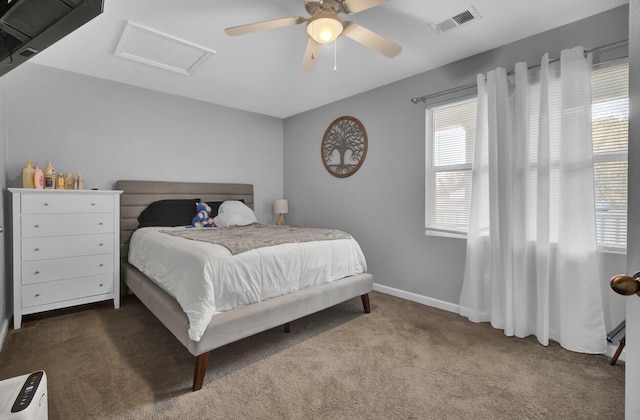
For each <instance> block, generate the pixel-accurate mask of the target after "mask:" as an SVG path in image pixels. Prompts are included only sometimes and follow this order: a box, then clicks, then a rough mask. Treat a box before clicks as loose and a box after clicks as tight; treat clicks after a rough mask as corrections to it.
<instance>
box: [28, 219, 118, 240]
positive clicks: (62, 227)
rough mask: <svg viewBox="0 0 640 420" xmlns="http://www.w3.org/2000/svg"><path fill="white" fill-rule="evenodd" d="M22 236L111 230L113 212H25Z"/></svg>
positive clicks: (31, 236) (107, 231)
mask: <svg viewBox="0 0 640 420" xmlns="http://www.w3.org/2000/svg"><path fill="white" fill-rule="evenodd" d="M21 225H22V226H21V228H22V237H23V238H35V237H39V236H59V235H81V234H89V233H109V232H113V213H82V214H25V215H23V216H22V221H21Z"/></svg>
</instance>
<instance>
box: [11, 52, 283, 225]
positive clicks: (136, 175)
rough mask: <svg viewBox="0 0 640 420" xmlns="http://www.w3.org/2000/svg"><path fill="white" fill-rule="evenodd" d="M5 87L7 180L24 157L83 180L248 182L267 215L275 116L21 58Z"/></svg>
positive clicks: (277, 133) (275, 186)
mask: <svg viewBox="0 0 640 420" xmlns="http://www.w3.org/2000/svg"><path fill="white" fill-rule="evenodd" d="M0 84H2V85H4V86H6V89H7V92H8V102H9V110H8V121H9V126H8V138H9V146H8V154H9V156H10V160H9V162H8V168H7V173H8V174H9V180H8V182H9V186H10V187H14V186H20V185H21V183H22V181H21V170H22V168H23V167H24V165H25V163H26V162H27V161H32V162H33V161H38V162H39V163H40V166H41V167H44V165H45V164H46V161H47V160H51V161H52V163H53V165H54V167H55V168H56V170H57V171H58V172H63V173H66V172H68V171H71V172H73V173H81V174H82V175H83V177H84V179H85V184H86V187H87V188H91V187H95V188H113V186H114V184H115V182H116V181H117V180H118V179H148V180H173V181H194V182H246V183H251V184H254V188H255V210H256V214H257V217H258V219H259V220H260V221H262V222H271V221H272V220H273V214H272V212H271V202H272V200H274V199H276V198H280V197H281V196H282V176H283V175H282V159H283V150H282V138H283V131H282V130H283V123H282V120H281V119H278V118H272V117H267V116H263V115H259V114H253V113H249V112H245V111H238V110H234V109H230V108H226V107H222V106H217V105H212V104H208V103H205V102H200V101H194V100H191V99H185V98H181V97H177V96H172V95H167V94H163V93H158V92H154V91H150V90H146V89H141V88H136V87H132V86H128V85H123V84H119V83H114V82H110V81H107V80H100V79H96V78H93V77H87V76H82V75H78V74H75V73H70V72H66V71H62V70H56V69H52V68H48V67H44V66H40V65H35V64H30V63H25V64H23V65H22V66H20V67H18V68H16V69H15V70H13V71H11V72H9V73H8V74H6V75H5V76H3V77H2V78H1V79H0Z"/></svg>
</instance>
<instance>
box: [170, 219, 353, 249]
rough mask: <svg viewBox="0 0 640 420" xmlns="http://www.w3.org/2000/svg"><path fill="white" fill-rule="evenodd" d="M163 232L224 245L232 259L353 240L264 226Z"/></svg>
mask: <svg viewBox="0 0 640 420" xmlns="http://www.w3.org/2000/svg"><path fill="white" fill-rule="evenodd" d="M161 232H163V233H168V234H169V235H173V236H179V237H181V238H186V239H192V240H196V241H203V242H211V243H213V244H218V245H222V246H224V247H226V248H227V249H228V250H229V251H231V254H233V255H235V254H240V253H241V252H245V251H250V250H252V249H256V248H261V247H265V246H273V245H280V244H288V243H299V242H311V241H328V240H333V239H349V238H351V235H349V234H348V233H345V232H343V231H341V230H336V229H318V228H298V227H291V226H277V225H263V224H253V225H249V226H235V227H227V228H217V227H214V228H193V229H188V228H187V229H184V230H163V231H161Z"/></svg>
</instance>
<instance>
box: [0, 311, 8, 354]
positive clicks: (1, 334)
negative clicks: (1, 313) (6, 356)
mask: <svg viewBox="0 0 640 420" xmlns="http://www.w3.org/2000/svg"><path fill="white" fill-rule="evenodd" d="M8 333H9V320H8V319H7V318H5V319H3V320H2V322H1V323H0V351H2V345H3V344H4V340H5V339H6V338H7V334H8Z"/></svg>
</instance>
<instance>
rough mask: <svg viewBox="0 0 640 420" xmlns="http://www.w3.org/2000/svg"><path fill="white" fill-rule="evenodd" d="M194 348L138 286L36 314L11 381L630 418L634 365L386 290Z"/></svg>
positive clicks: (111, 395) (243, 412)
mask: <svg viewBox="0 0 640 420" xmlns="http://www.w3.org/2000/svg"><path fill="white" fill-rule="evenodd" d="M371 303H372V313H371V314H368V315H365V314H364V313H363V312H362V306H361V302H360V299H354V300H352V301H349V302H346V303H344V304H341V305H338V306H336V307H334V308H331V309H328V310H325V311H323V312H321V313H318V314H315V315H312V316H309V317H306V318H303V319H301V320H298V321H295V322H293V323H292V324H291V333H289V334H285V333H284V332H283V331H282V329H273V330H271V331H267V332H265V333H262V334H258V335H256V336H253V337H250V338H248V339H245V340H242V341H240V342H237V343H234V344H231V345H228V346H225V347H223V348H221V349H218V350H215V351H213V352H212V355H211V359H210V362H209V369H208V371H207V375H206V377H205V381H204V387H203V389H202V390H201V391H198V392H195V393H192V392H190V387H191V381H192V373H193V362H194V358H193V357H192V356H191V355H190V354H189V353H188V352H187V351H186V350H185V349H184V348H183V347H182V346H181V345H180V344H178V342H177V340H175V339H174V337H173V336H172V335H171V334H170V333H169V332H168V331H167V330H166V329H165V328H164V327H163V326H162V325H161V324H160V323H159V322H158V321H157V320H156V319H155V318H154V317H153V315H151V313H149V312H148V311H147V310H146V309H145V308H144V306H142V304H140V302H139V301H138V300H137V299H135V298H134V297H131V296H129V297H127V298H125V299H124V301H123V304H122V308H121V309H119V310H114V309H113V307H112V306H111V305H110V304H108V303H101V304H95V305H88V306H85V307H82V308H79V309H74V310H64V311H58V312H53V313H49V314H47V315H46V316H42V315H35V316H30V317H26V319H25V320H24V324H23V328H21V329H20V330H17V331H15V330H11V331H10V332H9V335H8V337H7V340H6V342H5V344H4V347H3V349H2V352H0V379H6V378H10V377H14V376H18V375H22V374H25V373H28V372H31V371H33V370H37V369H44V370H45V371H46V372H47V376H48V380H49V418H50V419H65V420H67V419H159V418H169V419H244V418H254V419H622V418H624V364H623V363H620V362H619V363H618V364H617V365H616V366H610V365H609V359H608V358H607V357H605V356H590V355H583V354H577V353H572V352H568V351H566V350H564V349H562V348H561V347H560V346H558V345H557V344H554V345H551V346H549V347H543V346H541V345H539V344H538V343H537V341H536V340H535V338H527V339H516V338H508V337H505V336H504V335H503V333H502V332H501V331H498V330H495V329H493V328H491V327H490V326H489V325H487V324H473V323H471V322H469V321H467V320H466V319H464V318H462V317H460V316H458V315H456V314H452V313H449V312H445V311H441V310H438V309H434V308H429V307H426V306H423V305H420V304H417V303H413V302H409V301H405V300H402V299H398V298H395V297H392V296H389V295H385V294H381V293H373V294H372V295H371Z"/></svg>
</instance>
